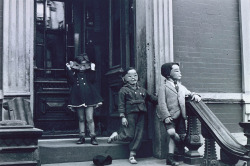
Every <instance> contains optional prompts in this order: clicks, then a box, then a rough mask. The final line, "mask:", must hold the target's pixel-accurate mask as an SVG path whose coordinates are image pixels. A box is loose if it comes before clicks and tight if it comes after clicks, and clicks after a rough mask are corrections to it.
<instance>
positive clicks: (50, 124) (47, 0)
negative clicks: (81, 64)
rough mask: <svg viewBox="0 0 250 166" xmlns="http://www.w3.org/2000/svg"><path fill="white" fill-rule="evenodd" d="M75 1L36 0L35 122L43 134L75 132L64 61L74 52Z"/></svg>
mask: <svg viewBox="0 0 250 166" xmlns="http://www.w3.org/2000/svg"><path fill="white" fill-rule="evenodd" d="M72 2H73V1H66V0H36V5H35V9H36V10H35V11H36V13H35V16H36V17H35V18H36V52H35V53H36V54H35V66H34V74H35V75H34V76H35V77H34V78H35V80H34V84H35V85H34V90H35V94H34V97H35V104H34V123H35V126H36V127H37V128H41V129H43V130H44V135H58V134H76V133H77V130H78V119H77V117H76V115H75V113H73V112H71V111H70V110H69V109H68V108H67V104H68V98H69V89H70V87H69V86H68V83H67V80H66V77H67V76H66V71H65V64H66V62H68V61H69V60H73V58H74V56H75V55H74V54H75V37H74V34H75V32H74V31H75V26H74V23H73V3H72Z"/></svg>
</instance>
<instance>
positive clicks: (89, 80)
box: [68, 69, 103, 111]
mask: <svg viewBox="0 0 250 166" xmlns="http://www.w3.org/2000/svg"><path fill="white" fill-rule="evenodd" d="M68 82H69V84H70V85H71V88H70V98H69V105H68V107H69V108H70V109H71V110H72V111H75V110H74V108H78V107H82V106H83V107H98V106H100V105H101V104H102V101H103V99H102V97H101V96H100V94H99V93H98V92H97V90H96V88H95V86H94V82H95V71H93V70H91V69H86V70H83V71H80V70H74V69H71V70H68Z"/></svg>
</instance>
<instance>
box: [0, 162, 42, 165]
mask: <svg viewBox="0 0 250 166" xmlns="http://www.w3.org/2000/svg"><path fill="white" fill-rule="evenodd" d="M37 165H38V163H37V162H36V161H16V162H1V163H0V166H37Z"/></svg>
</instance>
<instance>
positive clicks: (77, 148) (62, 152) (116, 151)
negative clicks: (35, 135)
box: [38, 137, 153, 164]
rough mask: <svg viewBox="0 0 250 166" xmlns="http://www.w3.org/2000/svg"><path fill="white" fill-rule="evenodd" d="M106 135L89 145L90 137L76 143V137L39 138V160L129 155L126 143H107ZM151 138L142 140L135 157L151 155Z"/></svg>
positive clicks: (57, 160)
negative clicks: (96, 142)
mask: <svg viewBox="0 0 250 166" xmlns="http://www.w3.org/2000/svg"><path fill="white" fill-rule="evenodd" d="M107 139H108V138H107V137H102V138H97V140H98V143H99V145H91V144H90V138H87V139H86V143H85V144H81V145H77V144H76V141H77V139H49V140H39V142H38V145H39V151H40V161H41V163H42V164H52V163H68V162H84V161H92V160H93V157H94V156H96V155H103V156H107V155H110V156H111V157H112V158H113V159H127V158H128V157H129V146H128V143H120V142H119V143H118V142H117V143H112V144H108V143H107ZM152 151H153V150H152V140H144V141H143V142H142V146H141V148H140V149H139V151H138V152H137V157H140V158H142V157H143V158H145V157H151V156H152Z"/></svg>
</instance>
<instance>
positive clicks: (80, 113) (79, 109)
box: [76, 107, 85, 144]
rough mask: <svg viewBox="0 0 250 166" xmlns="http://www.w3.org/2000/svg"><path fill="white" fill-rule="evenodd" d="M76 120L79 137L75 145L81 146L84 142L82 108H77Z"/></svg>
mask: <svg viewBox="0 0 250 166" xmlns="http://www.w3.org/2000/svg"><path fill="white" fill-rule="evenodd" d="M76 112H77V115H78V120H79V131H80V133H79V135H80V139H79V140H78V141H77V144H83V143H84V142H85V116H84V108H83V107H79V108H77V109H76Z"/></svg>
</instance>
